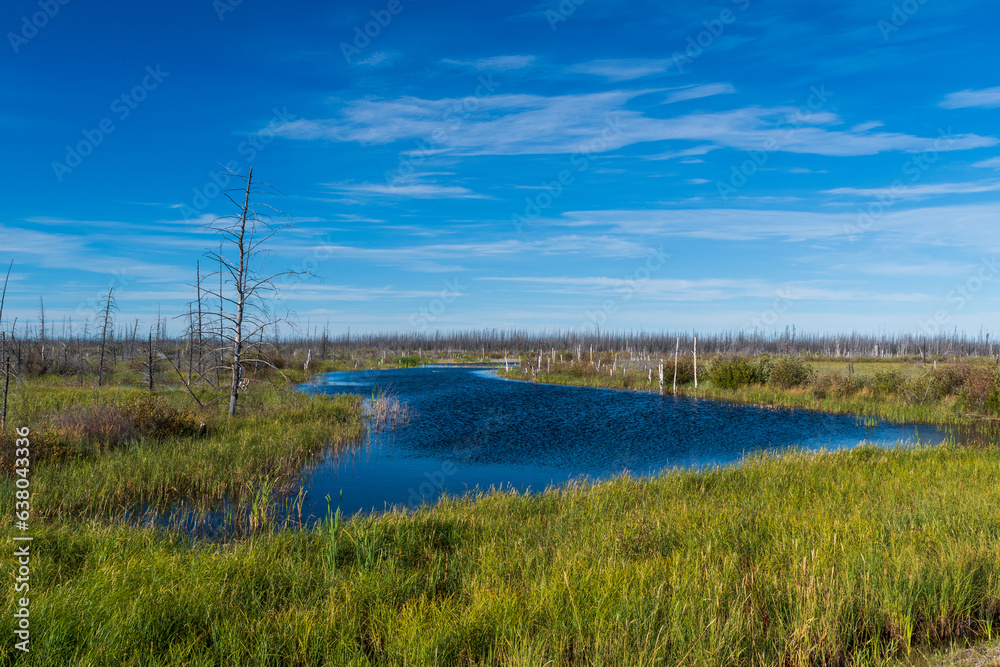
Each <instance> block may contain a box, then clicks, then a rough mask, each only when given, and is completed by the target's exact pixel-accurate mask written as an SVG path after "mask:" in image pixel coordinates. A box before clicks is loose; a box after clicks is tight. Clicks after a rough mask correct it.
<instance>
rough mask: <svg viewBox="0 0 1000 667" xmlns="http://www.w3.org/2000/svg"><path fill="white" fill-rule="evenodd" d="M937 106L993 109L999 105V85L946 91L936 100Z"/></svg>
mask: <svg viewBox="0 0 1000 667" xmlns="http://www.w3.org/2000/svg"><path fill="white" fill-rule="evenodd" d="M938 106H939V107H943V108H945V109H965V108H968V107H982V108H986V109H994V108H996V107H1000V86H997V87H995V88H983V89H982V90H972V89H966V90H960V91H958V92H957V93H948V94H947V95H945V97H944V99H943V100H941V101H940V102H938Z"/></svg>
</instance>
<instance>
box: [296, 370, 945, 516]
mask: <svg viewBox="0 0 1000 667" xmlns="http://www.w3.org/2000/svg"><path fill="white" fill-rule="evenodd" d="M315 382H316V384H315V385H310V386H308V387H305V389H307V390H308V391H314V392H327V393H353V394H360V395H362V396H371V394H372V390H373V389H375V388H378V389H384V390H388V391H389V392H390V393H391V394H393V395H395V396H396V397H397V398H399V399H400V400H401V401H404V402H405V403H406V404H407V405H408V406H409V407H410V410H411V412H412V413H413V416H412V418H411V420H410V422H409V423H408V424H405V425H403V426H400V427H397V428H396V430H395V431H394V432H391V433H379V434H376V435H374V436H373V437H372V442H371V445H370V447H365V448H362V449H361V450H358V451H354V452H350V453H346V454H343V453H342V454H340V455H337V456H330V457H329V458H327V459H326V460H325V461H324V462H322V463H321V464H319V465H317V466H316V467H314V468H313V469H312V470H311V471H310V473H309V480H308V482H307V488H308V495H307V501H306V506H305V508H304V510H305V514H306V515H308V514H313V515H314V516H317V517H322V516H324V515H325V514H326V508H327V503H326V500H325V496H326V495H327V494H329V495H330V496H331V497H332V498H333V503H334V505H336V504H337V503H338V502H339V503H340V507H341V509H342V510H343V511H344V512H345V513H346V514H353V513H355V512H358V511H365V512H368V511H372V510H375V511H380V510H383V509H385V508H387V507H388V506H391V505H403V506H408V507H419V506H420V505H421V504H422V503H424V502H427V503H433V502H434V501H435V500H436V499H437V498H438V497H439V496H440V495H441V494H442V493H463V492H465V491H467V490H470V489H473V488H475V487H477V486H478V487H479V488H481V489H489V488H490V487H499V486H504V487H508V486H513V487H515V488H517V489H520V490H525V489H531V490H541V489H544V488H545V487H546V486H548V485H550V484H553V483H559V482H564V481H567V480H569V479H573V478H580V477H588V478H591V479H600V478H604V477H608V476H611V475H615V474H618V473H621V472H623V471H629V472H631V473H633V474H639V475H642V474H651V473H655V472H657V471H659V470H663V469H664V468H670V467H678V466H680V467H698V466H707V465H724V464H729V463H733V462H735V461H738V460H739V459H740V458H741V457H742V456H743V455H744V453H750V452H753V451H755V450H775V449H782V448H787V447H792V446H797V447H805V448H810V449H818V448H821V447H825V448H828V449H838V448H843V447H853V446H855V445H857V444H858V443H859V442H861V441H862V440H865V441H871V442H877V443H879V444H882V445H894V444H897V443H900V442H912V441H914V440H915V439H916V438H915V434H916V427H914V426H913V425H910V426H899V425H895V424H889V423H881V424H879V425H877V426H871V427H865V426H864V425H862V424H859V423H858V420H857V419H856V418H855V417H852V416H843V415H829V414H823V413H817V412H810V411H807V410H789V409H784V408H756V407H752V406H745V405H731V404H726V403H719V402H716V401H708V400H704V399H691V398H675V397H672V396H660V395H658V394H652V393H638V392H628V391H617V390H613V389H591V388H585V387H564V386H558V385H545V384H534V383H529V382H518V381H510V380H503V379H500V378H498V377H496V375H495V373H494V372H493V371H489V370H476V369H469V368H440V367H438V368H435V367H424V368H414V369H400V370H382V371H378V370H369V371H356V372H340V373H330V374H327V375H324V376H320V377H318V378H316V379H315ZM919 436H920V440H921V441H922V442H927V443H934V442H940V441H941V440H944V439H945V437H946V436H945V434H944V433H943V432H941V431H940V430H938V429H936V428H934V427H932V426H926V425H921V426H919ZM341 492H343V495H342V496H341Z"/></svg>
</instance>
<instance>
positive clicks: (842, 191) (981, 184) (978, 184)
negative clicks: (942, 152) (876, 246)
mask: <svg viewBox="0 0 1000 667" xmlns="http://www.w3.org/2000/svg"><path fill="white" fill-rule="evenodd" d="M997 190H1000V180H989V181H973V182H970V183H922V184H919V185H907V186H905V187H902V188H895V189H889V188H834V189H832V190H824V191H823V192H824V193H825V194H828V195H847V196H850V197H862V198H865V199H875V198H877V197H883V198H889V199H891V200H897V199H926V198H927V197H934V196H938V195H956V194H957V195H964V194H973V193H976V192H995V191H997Z"/></svg>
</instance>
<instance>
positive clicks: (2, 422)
mask: <svg viewBox="0 0 1000 667" xmlns="http://www.w3.org/2000/svg"><path fill="white" fill-rule="evenodd" d="M13 267H14V260H10V264H9V265H8V266H7V276H6V277H5V278H4V279H3V292H2V293H0V328H2V327H3V304H4V302H5V301H6V300H7V281H9V280H10V270H11V269H12V268H13ZM12 331H13V329H12ZM0 363H2V364H3V409H2V410H0V430H3V428H4V427H5V426H6V425H7V393H8V391H9V389H10V355H9V354H8V353H7V332H6V331H0Z"/></svg>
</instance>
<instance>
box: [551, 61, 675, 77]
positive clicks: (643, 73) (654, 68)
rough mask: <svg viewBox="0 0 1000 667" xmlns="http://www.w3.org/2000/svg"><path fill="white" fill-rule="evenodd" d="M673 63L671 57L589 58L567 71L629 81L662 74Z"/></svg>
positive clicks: (568, 68)
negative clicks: (589, 59) (588, 60)
mask: <svg viewBox="0 0 1000 667" xmlns="http://www.w3.org/2000/svg"><path fill="white" fill-rule="evenodd" d="M671 63H673V60H672V59H669V58H665V59H650V58H622V59H616V60H591V61H590V62H586V63H580V64H578V65H571V66H570V67H567V68H566V71H567V72H572V73H574V74H593V75H595V76H602V77H604V78H606V79H609V80H610V81H631V80H633V79H641V78H643V77H647V76H652V75H654V74H663V73H665V72H666V71H667V68H668V67H670V65H671Z"/></svg>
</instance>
